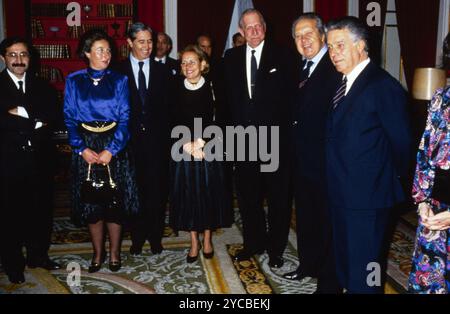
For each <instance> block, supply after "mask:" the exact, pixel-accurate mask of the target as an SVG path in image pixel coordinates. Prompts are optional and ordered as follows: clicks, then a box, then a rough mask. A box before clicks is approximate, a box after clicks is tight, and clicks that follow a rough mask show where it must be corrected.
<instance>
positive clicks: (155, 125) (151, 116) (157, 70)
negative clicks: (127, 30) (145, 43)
mask: <svg viewBox="0 0 450 314" xmlns="http://www.w3.org/2000/svg"><path fill="white" fill-rule="evenodd" d="M116 70H118V71H119V72H120V73H122V74H124V75H126V76H128V78H129V80H128V82H129V88H130V97H131V102H130V104H131V116H130V131H131V144H132V145H133V146H135V145H143V143H136V142H135V139H136V135H137V134H138V132H139V128H140V124H141V122H142V123H143V124H144V126H145V128H146V130H147V131H146V134H147V135H148V143H147V144H148V145H149V146H150V145H152V146H153V149H154V148H156V147H158V149H154V153H155V155H158V152H160V153H161V154H166V153H167V149H168V146H169V139H170V131H169V123H170V120H169V98H168V89H169V84H170V74H169V71H168V68H167V67H166V66H165V65H164V64H160V63H157V62H155V61H154V60H153V59H151V60H150V83H149V87H150V88H149V90H148V95H147V98H146V102H145V104H144V106H145V108H146V109H145V111H146V112H147V115H146V116H145V117H144V118H142V103H141V99H140V97H139V91H138V88H137V85H136V80H135V79H134V75H133V69H132V67H131V61H130V60H129V59H127V60H124V61H123V62H121V63H120V64H119V65H118V67H117V69H116ZM142 119H143V120H142ZM161 156H162V155H161Z"/></svg>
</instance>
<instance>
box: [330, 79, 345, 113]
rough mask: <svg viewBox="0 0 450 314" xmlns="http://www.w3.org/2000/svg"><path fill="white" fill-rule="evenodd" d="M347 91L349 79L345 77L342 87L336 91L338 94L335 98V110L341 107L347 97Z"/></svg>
mask: <svg viewBox="0 0 450 314" xmlns="http://www.w3.org/2000/svg"><path fill="white" fill-rule="evenodd" d="M346 89H347V77H344V79H343V80H342V83H341V85H340V86H339V88H338V89H337V91H336V94H335V95H334V97H333V109H336V107H337V106H338V105H339V103H340V102H341V101H342V99H343V98H344V97H345V90H346Z"/></svg>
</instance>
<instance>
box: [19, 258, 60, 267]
mask: <svg viewBox="0 0 450 314" xmlns="http://www.w3.org/2000/svg"><path fill="white" fill-rule="evenodd" d="M27 266H28V267H29V268H32V269H33V268H37V267H39V268H44V269H47V270H57V269H61V265H59V264H58V263H56V262H54V261H52V260H51V259H50V258H46V259H44V260H42V261H29V262H27Z"/></svg>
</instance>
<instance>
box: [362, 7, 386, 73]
mask: <svg viewBox="0 0 450 314" xmlns="http://www.w3.org/2000/svg"><path fill="white" fill-rule="evenodd" d="M371 2H378V3H379V4H380V7H381V21H380V26H371V27H368V29H369V36H370V39H369V49H370V58H371V60H372V61H373V62H375V63H377V64H378V65H381V56H382V50H381V49H382V43H383V35H384V24H385V21H386V10H387V0H378V1H373V0H359V17H360V19H361V21H363V22H364V23H365V24H366V25H367V22H366V21H367V16H368V15H369V14H370V13H371V12H372V11H367V5H368V4H369V3H371Z"/></svg>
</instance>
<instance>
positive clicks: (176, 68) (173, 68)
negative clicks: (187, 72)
mask: <svg viewBox="0 0 450 314" xmlns="http://www.w3.org/2000/svg"><path fill="white" fill-rule="evenodd" d="M166 66H167V67H168V68H169V70H170V74H172V75H179V74H180V62H178V60H175V59H173V58H171V57H169V56H167V58H166Z"/></svg>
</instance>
